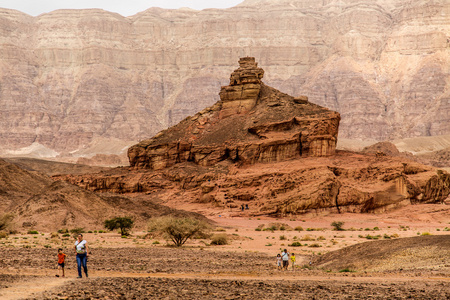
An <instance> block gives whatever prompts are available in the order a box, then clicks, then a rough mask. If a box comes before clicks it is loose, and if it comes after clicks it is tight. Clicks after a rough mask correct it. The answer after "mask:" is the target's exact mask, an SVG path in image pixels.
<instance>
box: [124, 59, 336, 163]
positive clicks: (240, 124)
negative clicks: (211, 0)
mask: <svg viewBox="0 0 450 300" xmlns="http://www.w3.org/2000/svg"><path fill="white" fill-rule="evenodd" d="M239 64H240V67H239V68H238V69H237V70H235V71H234V72H233V73H232V74H231V77H230V85H228V86H224V87H222V89H221V91H220V99H221V100H220V101H219V102H217V103H216V104H214V105H213V106H211V107H208V108H206V109H204V110H203V111H201V112H199V113H197V114H196V115H195V116H193V117H189V118H186V119H185V120H183V121H182V122H180V123H179V124H177V125H175V126H173V127H171V128H169V129H167V130H164V131H162V132H160V133H158V134H157V135H156V136H155V137H153V138H152V139H149V140H145V141H142V142H140V143H139V144H137V145H135V146H132V147H130V149H129V150H128V157H129V159H130V165H131V166H133V167H136V168H148V169H155V170H157V169H163V168H167V167H170V166H173V165H175V164H177V163H182V162H186V161H192V162H194V163H196V164H199V165H202V166H212V165H215V164H217V163H219V162H221V161H224V160H231V161H234V162H240V163H244V164H254V163H256V162H279V161H285V160H288V159H294V158H300V157H309V156H316V157H318V156H329V155H332V154H334V152H335V149H336V142H337V134H338V127H339V120H340V116H339V114H338V113H337V112H333V111H330V110H328V109H326V108H323V107H320V106H318V105H315V104H312V103H309V102H308V101H307V97H304V96H303V97H297V98H294V97H292V96H289V95H287V94H284V93H281V92H280V91H278V90H276V89H273V88H271V87H268V86H266V85H265V84H263V83H262V82H261V78H262V76H263V74H264V71H263V70H262V69H261V68H258V67H257V64H256V62H255V59H254V58H252V57H245V58H241V59H240V61H239Z"/></svg>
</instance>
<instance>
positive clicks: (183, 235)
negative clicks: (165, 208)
mask: <svg viewBox="0 0 450 300" xmlns="http://www.w3.org/2000/svg"><path fill="white" fill-rule="evenodd" d="M208 229H209V226H208V224H207V223H206V222H204V221H200V220H198V219H195V218H174V217H161V218H157V219H154V220H152V221H151V222H150V224H149V230H150V231H160V232H163V233H165V234H166V236H167V237H168V238H169V239H170V240H172V242H173V243H174V244H175V246H177V247H180V246H182V245H184V243H186V241H187V240H188V239H190V238H191V237H193V236H194V235H196V234H203V233H204V232H205V231H207V230H208Z"/></svg>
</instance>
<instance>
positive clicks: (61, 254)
mask: <svg viewBox="0 0 450 300" xmlns="http://www.w3.org/2000/svg"><path fill="white" fill-rule="evenodd" d="M66 257H67V255H66V254H65V253H64V252H63V249H62V248H59V249H58V270H60V271H61V277H64V264H65V261H66ZM58 273H59V272H58ZM55 276H56V277H59V274H57V275H55Z"/></svg>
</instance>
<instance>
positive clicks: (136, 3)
mask: <svg viewBox="0 0 450 300" xmlns="http://www.w3.org/2000/svg"><path fill="white" fill-rule="evenodd" d="M243 1H244V0H184V1H182V0H0V7H2V8H12V9H17V10H19V11H21V12H24V13H26V14H29V15H32V16H37V15H40V14H42V13H47V12H51V11H53V10H56V9H62V8H74V9H81V8H101V9H104V10H107V11H112V12H116V13H119V14H121V15H123V16H125V17H128V16H131V15H134V14H136V13H138V12H141V11H144V10H146V9H148V8H150V7H161V8H173V9H176V8H180V7H189V8H193V9H197V10H201V9H205V8H228V7H233V6H235V5H237V4H239V3H241V2H243Z"/></svg>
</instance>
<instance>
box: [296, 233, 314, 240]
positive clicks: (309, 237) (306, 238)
mask: <svg viewBox="0 0 450 300" xmlns="http://www.w3.org/2000/svg"><path fill="white" fill-rule="evenodd" d="M315 240H316V239H315V238H313V237H312V236H310V235H308V234H307V235H305V236H304V237H302V238H301V239H300V241H315Z"/></svg>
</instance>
